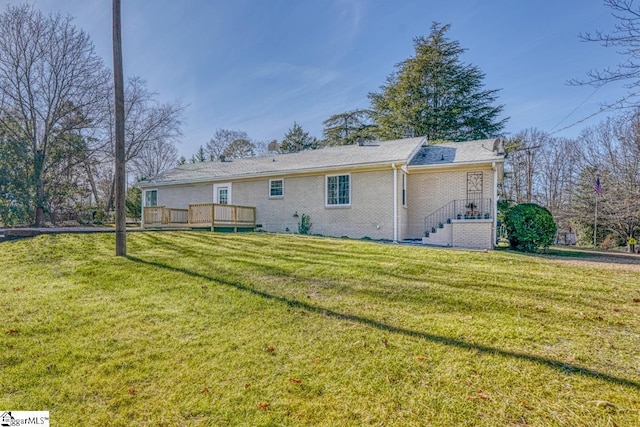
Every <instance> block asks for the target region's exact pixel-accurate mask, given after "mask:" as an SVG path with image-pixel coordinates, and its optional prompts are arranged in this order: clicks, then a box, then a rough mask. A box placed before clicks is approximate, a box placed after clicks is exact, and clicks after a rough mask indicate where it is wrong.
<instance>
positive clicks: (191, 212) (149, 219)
mask: <svg viewBox="0 0 640 427" xmlns="http://www.w3.org/2000/svg"><path fill="white" fill-rule="evenodd" d="M144 225H145V226H149V227H157V226H172V225H173V226H186V227H255V225H256V208H255V207H251V206H236V205H220V204H217V203H197V204H192V205H189V209H175V208H167V207H165V206H149V207H145V208H144Z"/></svg>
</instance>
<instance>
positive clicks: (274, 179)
mask: <svg viewBox="0 0 640 427" xmlns="http://www.w3.org/2000/svg"><path fill="white" fill-rule="evenodd" d="M274 181H282V194H281V195H279V196H273V195H272V194H271V183H272V182H274ZM267 191H268V196H269V198H270V199H283V198H284V178H273V179H270V180H269V188H268V190H267Z"/></svg>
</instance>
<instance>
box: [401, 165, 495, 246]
mask: <svg viewBox="0 0 640 427" xmlns="http://www.w3.org/2000/svg"><path fill="white" fill-rule="evenodd" d="M480 171H482V172H483V182H482V184H483V193H484V194H483V196H482V197H483V198H493V170H492V169H491V167H490V166H486V167H483V168H478V167H468V168H466V169H462V168H460V169H456V170H424V171H419V170H418V171H416V170H413V171H410V173H409V176H408V177H407V178H408V206H409V208H408V218H407V221H408V223H407V227H406V230H407V231H406V234H405V235H404V236H403V238H405V239H419V238H421V237H422V236H423V235H424V231H425V230H424V218H425V217H426V216H427V215H429V214H430V213H432V212H434V211H436V210H438V209H440V208H441V207H442V206H444V205H446V204H447V203H449V202H450V201H451V200H462V199H466V197H467V172H480Z"/></svg>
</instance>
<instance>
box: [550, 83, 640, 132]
mask: <svg viewBox="0 0 640 427" xmlns="http://www.w3.org/2000/svg"><path fill="white" fill-rule="evenodd" d="M639 93H640V92H634V93H630V94H629V95H627V96H625V97H624V98H622V99H620V100H618V101H616V102H614V103H613V104H610V105H605V106H603V107H600V109H599V110H598V111H596V112H595V113H593V114H590V115H588V116H587V117H584V118H582V119H580V120H578V121H576V122H573V123H571V124H570V125H568V126H565V127H563V128H560V129H558V130H557V131H555V132H551V133H550V134H549V135H555V134H556V133H558V132H562V131H563V130H567V129H569V128H572V127H574V126H575V125H579V124H580V123H584V122H586V121H587V120H589V119H590V118H592V117H595V116H597V115H598V114H602V113H604V112H605V111H611V110H613V108H614V107H615V106H616V105H618V104H620V105H622V103H623V102H624V101H626V100H627V99H629V98H631V97H633V96H636V95H638V94H639ZM562 121H564V119H562ZM562 121H561V122H560V123H562ZM556 126H557V125H556Z"/></svg>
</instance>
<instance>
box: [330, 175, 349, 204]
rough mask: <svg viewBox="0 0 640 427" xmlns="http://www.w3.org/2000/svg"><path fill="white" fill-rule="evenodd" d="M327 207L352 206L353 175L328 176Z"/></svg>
mask: <svg viewBox="0 0 640 427" xmlns="http://www.w3.org/2000/svg"><path fill="white" fill-rule="evenodd" d="M326 196H327V198H326V204H327V206H349V205H351V175H348V174H347V175H328V176H327V194H326Z"/></svg>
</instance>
